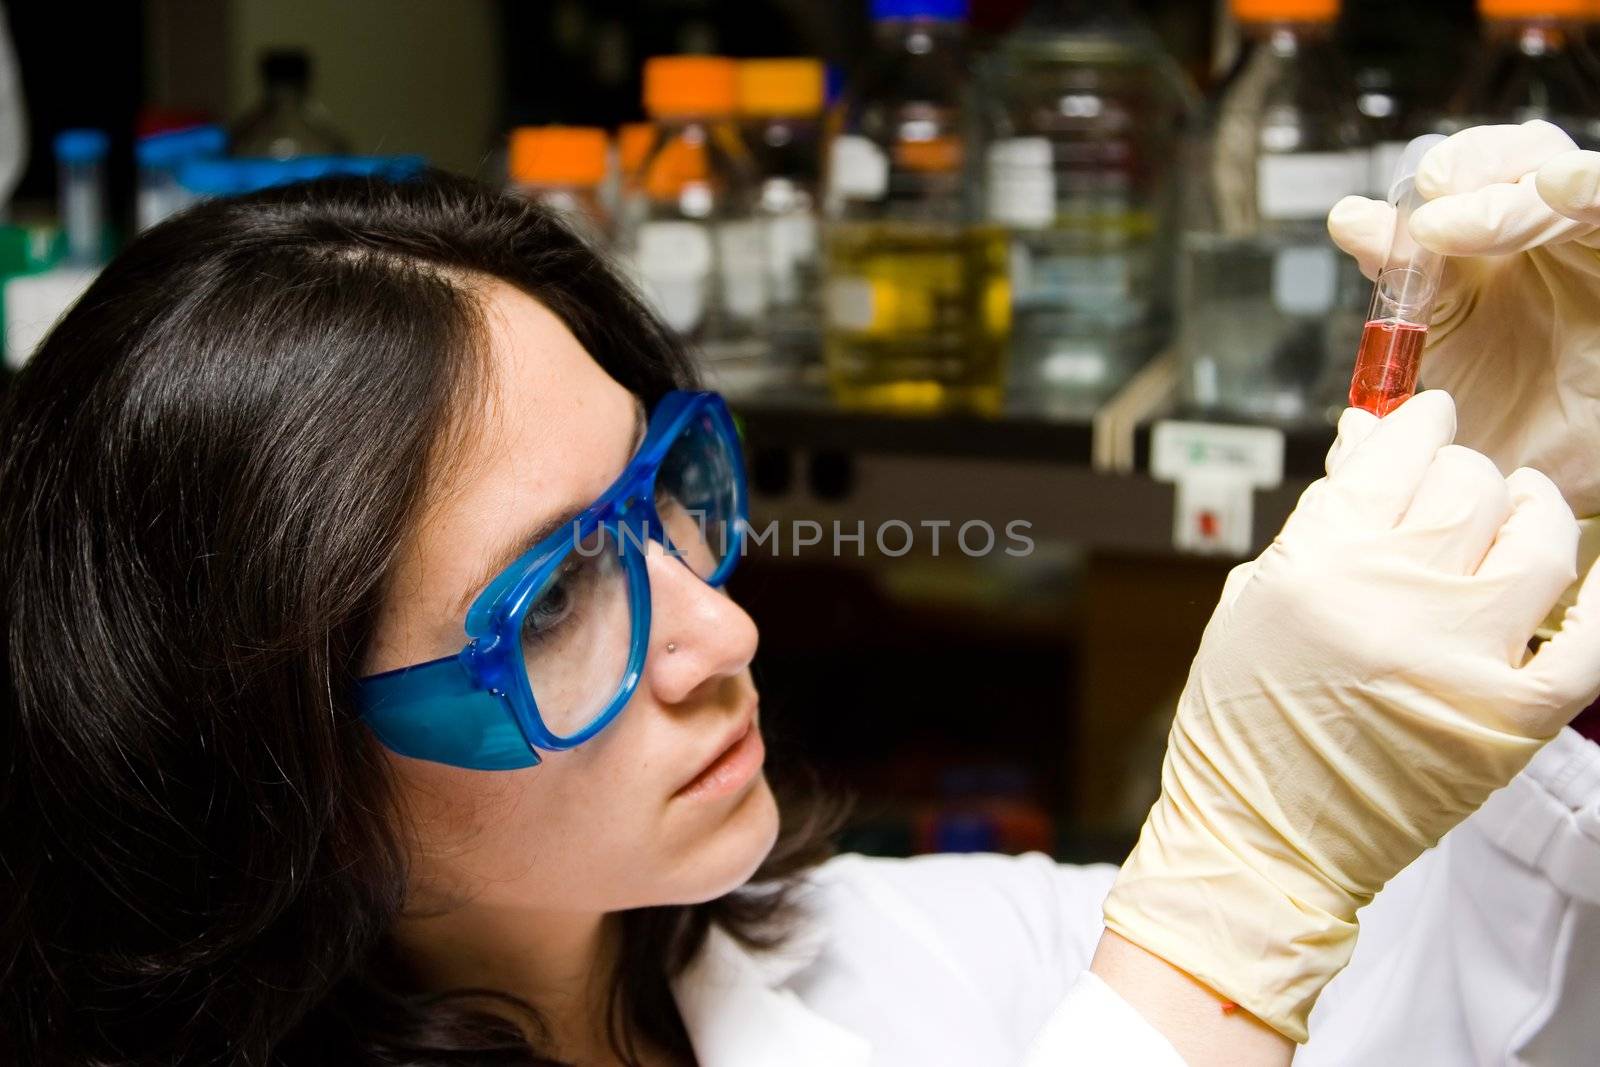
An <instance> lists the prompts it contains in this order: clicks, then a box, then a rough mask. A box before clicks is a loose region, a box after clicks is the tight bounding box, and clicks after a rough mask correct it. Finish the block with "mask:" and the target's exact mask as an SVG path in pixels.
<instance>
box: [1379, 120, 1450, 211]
mask: <svg viewBox="0 0 1600 1067" xmlns="http://www.w3.org/2000/svg"><path fill="white" fill-rule="evenodd" d="M1445 140H1446V138H1445V135H1444V134H1442V133H1425V134H1423V135H1422V136H1421V137H1417V138H1414V139H1413V140H1412V141H1411V143H1409V144H1407V145H1406V148H1405V151H1404V152H1401V153H1400V159H1399V160H1398V161H1397V162H1396V163H1395V165H1394V174H1392V175H1391V176H1390V178H1389V203H1391V204H1393V203H1394V202H1395V201H1397V200H1399V199H1400V194H1401V191H1402V186H1405V185H1408V184H1410V183H1411V182H1412V181H1414V180H1415V179H1416V176H1417V168H1418V167H1420V166H1422V157H1423V156H1425V155H1427V154H1428V153H1429V152H1431V151H1433V147H1434V146H1435V145H1438V144H1443V143H1444V141H1445Z"/></svg>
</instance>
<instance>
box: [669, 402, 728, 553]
mask: <svg viewBox="0 0 1600 1067" xmlns="http://www.w3.org/2000/svg"><path fill="white" fill-rule="evenodd" d="M737 469H738V468H737V466H736V464H735V459H734V456H733V454H732V453H731V452H730V451H729V444H728V441H727V440H726V438H725V437H724V436H723V435H722V433H720V432H719V429H718V426H717V422H716V420H715V419H714V418H713V417H712V415H711V413H710V412H702V413H700V414H698V415H696V416H695V417H694V418H693V419H691V420H690V422H689V424H688V425H687V426H685V427H684V429H683V432H682V433H681V434H679V435H678V438H677V440H675V441H674V442H673V443H672V447H671V449H669V450H668V452H667V455H666V458H665V459H664V460H663V461H662V463H661V470H660V471H659V473H657V475H656V512H657V514H659V515H660V516H661V524H662V526H663V527H664V528H665V530H666V534H667V541H668V546H669V548H670V549H671V551H673V552H674V553H676V554H677V555H679V556H680V557H681V558H682V559H683V561H684V562H685V563H687V564H688V565H689V568H690V569H691V570H693V571H694V572H695V573H696V574H698V575H699V576H700V577H701V578H704V579H707V580H709V579H711V577H712V576H713V575H715V574H716V573H717V571H718V570H719V569H720V568H721V567H722V564H723V561H724V560H725V559H727V558H728V557H729V556H730V555H731V554H733V553H736V552H737V551H738V544H739V536H738V535H739V525H738V524H739V521H740V516H739V496H738V494H739V489H738V476H737V474H736V471H737Z"/></svg>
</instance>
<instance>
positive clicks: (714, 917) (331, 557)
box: [0, 174, 827, 1065]
mask: <svg viewBox="0 0 1600 1067" xmlns="http://www.w3.org/2000/svg"><path fill="white" fill-rule="evenodd" d="M470 276H479V277H482V276H487V277H493V278H498V279H502V280H504V281H506V282H508V283H510V284H512V285H514V286H517V287H519V288H520V289H522V290H523V291H525V292H527V293H528V294H529V295H531V296H532V297H534V298H535V299H537V300H539V301H541V302H542V303H543V304H544V305H545V306H546V307H548V308H549V309H550V310H551V311H553V312H554V313H555V314H556V315H558V316H559V317H560V318H561V319H562V320H563V321H564V322H565V323H566V325H567V326H568V328H570V329H571V331H572V332H573V334H574V335H575V336H576V337H577V339H578V340H579V341H580V342H581V343H582V344H583V345H584V347H585V348H586V349H587V350H588V351H589V352H590V353H591V354H592V355H593V357H594V359H595V360H596V361H597V362H598V363H599V364H600V365H601V366H602V367H603V368H605V370H606V371H607V372H608V373H609V374H611V376H612V377H614V378H615V379H616V380H617V381H618V382H620V383H621V384H622V385H624V386H625V387H627V388H628V389H629V390H631V391H632V392H634V393H635V394H636V395H638V396H639V397H641V398H642V399H643V400H644V401H645V403H646V404H653V403H654V402H655V401H656V400H657V399H658V398H659V397H660V396H661V395H662V394H663V393H665V392H666V391H667V390H670V389H673V388H680V387H684V386H688V385H691V384H692V382H693V380H694V370H693V366H692V362H691V360H690V359H689V357H688V356H687V355H686V353H685V351H684V348H683V346H682V345H681V343H680V342H679V341H678V340H677V339H676V338H675V337H673V336H672V335H671V334H670V333H669V332H668V331H667V330H666V329H665V328H664V327H662V326H661V325H660V324H659V323H658V322H657V320H656V319H655V318H654V316H652V315H651V314H650V313H649V311H647V310H646V308H645V307H644V306H643V305H642V304H641V303H640V301H639V299H638V298H637V297H636V296H635V295H634V294H633V292H632V291H631V290H630V289H629V288H628V286H627V285H625V284H624V283H623V282H622V281H621V280H620V279H619V278H618V276H617V275H616V274H615V273H614V272H613V271H612V270H611V269H610V268H609V266H608V265H607V264H606V263H605V262H604V260H603V259H602V258H601V257H599V256H598V255H596V254H595V253H594V252H593V251H591V250H590V249H589V248H588V247H587V246H586V245H585V244H584V243H583V242H582V241H580V240H578V239H577V238H575V237H574V236H573V235H572V234H571V233H569V232H568V231H567V230H566V229H565V228H564V227H563V226H562V225H561V224H560V223H559V222H557V221H556V220H555V219H554V218H553V217H552V216H551V215H550V214H549V213H548V212H546V211H544V210H542V209H540V208H538V207H536V206H533V205H530V204H528V203H526V202H523V201H521V200H517V199H513V198H508V197H504V196H500V195H497V194H495V193H493V192H491V191H488V190H486V189H484V188H482V187H480V186H478V185H475V184H473V183H470V182H467V181H464V180H461V179H456V178H450V177H446V176H442V175H437V174H430V175H426V176H424V177H422V178H420V179H418V180H414V181H408V182H401V183H385V182H374V181H366V180H360V181H354V180H349V181H331V182H322V183H315V184H309V185H303V186H296V187H290V188H285V189H280V190H275V191H270V192H266V193H261V194H257V195H254V196H250V197H245V198H241V199H236V200H227V201H216V202H212V203H209V204H205V205H202V206H200V207H198V208H196V209H194V210H192V211H190V212H188V213H186V214H184V215H181V216H179V217H177V218H175V219H173V220H170V221H168V222H167V223H165V224H163V225H161V226H159V227H157V228H156V229H154V230H153V231H151V232H150V233H148V234H146V235H144V236H142V237H140V238H139V239H138V240H137V241H135V242H133V244H132V245H130V246H129V248H128V249H127V250H126V251H125V252H124V253H123V254H122V255H121V256H119V257H118V258H117V259H116V260H115V261H113V262H112V263H111V264H110V265H109V266H108V267H107V268H106V269H105V271H104V272H103V273H102V274H101V276H100V277H99V279H98V280H97V281H96V282H95V283H94V285H93V286H92V287H91V288H90V289H89V291H88V292H87V293H86V294H85V295H84V297H83V298H82V300H80V301H79V303H78V305H77V306H76V307H75V308H74V309H73V310H72V311H71V312H70V313H69V314H68V315H67V316H66V317H65V318H64V319H63V320H62V321H61V323H60V324H59V325H58V326H57V327H56V328H55V330H54V331H52V333H51V334H50V336H49V338H48V339H47V340H46V342H45V343H44V345H43V346H42V348H41V349H40V351H39V352H38V353H37V355H36V356H35V357H34V359H33V360H32V362H30V363H29V365H28V366H27V368H26V369H25V370H24V371H23V373H22V374H21V375H20V376H19V377H18V379H17V381H16V382H15V384H14V388H13V389H12V391H11V394H10V395H9V396H8V397H7V398H6V402H5V413H4V414H3V416H0V1048H5V1049H7V1050H9V1051H10V1052H12V1053H13V1054H14V1055H16V1056H18V1057H19V1058H20V1059H21V1060H22V1061H23V1062H27V1063H49V1064H55V1063H63V1064H64V1063H73V1064H83V1063H93V1064H134V1063H141V1064H142V1063H172V1062H179V1061H181V1062H184V1063H212V1062H235V1063H245V1064H268V1063H272V1064H278V1063H319V1064H320V1063H349V1064H415V1065H422V1064H457V1063H472V1064H486V1063H493V1064H529V1063H542V1062H547V1061H546V1060H545V1059H542V1058H541V1056H540V1054H539V1052H538V1050H537V1049H536V1047H535V1046H536V1045H537V1044H538V1041H537V1040H533V1041H532V1042H531V1043H530V1040H529V1038H527V1037H526V1036H525V1035H526V1034H528V1033H530V1032H531V1033H534V1034H537V1033H539V1032H540V1031H539V1029H538V1020H537V1016H536V1015H535V1014H533V1013H532V1010H531V1008H528V1007H527V1006H526V1005H517V1004H515V1003H514V1002H513V1001H512V1000H511V998H509V997H507V996H505V995H503V994H501V993H498V992H496V991H473V990H462V991H456V992H454V993H450V994H444V995H438V994H433V995H429V994H425V993H423V992H422V991H420V990H418V989H416V988H414V987H413V986H412V985H411V984H410V983H409V982H408V981H407V978H406V969H405V967H404V965H403V962H402V961H400V960H399V959H398V958H397V956H396V953H395V952H394V950H393V947H392V944H391V941H390V937H389V932H390V930H391V928H392V925H393V922H394V920H395V918H396V916H397V915H399V914H400V912H401V910H402V909H403V908H404V906H405V886H406V856H405V854H404V848H403V847H402V844H401V842H402V840H403V839H404V838H403V834H402V833H401V831H400V828H399V827H398V826H397V819H396V817H395V815H394V811H395V807H394V799H393V797H392V795H391V792H390V780H389V777H388V771H387V764H386V762H385V760H384V758H383V757H382V754H381V753H380V752H379V751H378V750H377V748H376V742H375V741H374V740H373V738H372V737H371V736H370V734H369V733H368V731H367V730H366V729H365V728H364V727H363V726H362V725H361V724H360V722H359V721H358V719H357V715H356V712H355V710H354V709H353V707H352V705H351V703H350V701H349V700H348V699H347V697H346V694H347V692H348V690H349V688H350V684H351V682H352V680H353V675H354V673H355V672H356V670H357V668H358V666H359V664H360V663H361V662H362V656H363V652H364V648H365V645H366V643H367V640H368V631H369V627H370V624H371V620H372V619H373V618H374V617H375V609H376V606H377V603H378V599H379V596H380V595H381V589H382V585H383V580H384V574H385V570H386V568H387V567H388V565H389V563H390V561H391V560H392V559H393V558H394V556H395V554H396V551H397V547H398V544H399V541H400V538H401V536H402V533H403V531H404V529H405V528H406V525H407V523H408V521H409V519H410V518H411V516H412V515H413V513H414V511H415V509H416V508H417V506H418V501H419V497H420V494H421V491H422V486H423V484H424V481H425V478H426V476H427V468H428V465H429V459H430V456H431V455H432V454H433V452H434V451H435V449H436V447H437V444H438V442H439V441H440V440H441V435H442V434H444V433H446V432H447V429H448V426H449V424H450V420H451V405H452V404H453V402H454V400H455V398H457V397H459V395H460V392H461V390H462V389H464V388H467V387H468V385H469V377H470V375H471V373H472V372H471V370H470V369H469V368H470V367H471V366H472V363H473V360H472V355H471V353H472V352H473V349H474V344H475V343H476V335H477V330H478V308H477V307H476V305H475V299H474V297H473V295H472V293H471V291H470V287H469V286H467V285H463V284H462V282H461V279H462V278H463V277H470ZM815 810H816V809H814V808H812V807H810V806H807V805H796V804H794V803H792V802H791V803H786V804H785V807H784V811H785V827H784V830H783V834H782V837H781V839H780V842H779V845H778V848H777V849H776V850H775V851H774V853H773V854H772V856H771V857H770V858H769V860H768V862H767V863H766V865H765V867H764V868H763V870H762V872H761V873H760V874H759V875H758V879H763V880H770V879H778V880H782V879H785V878H788V877H790V876H793V875H796V874H797V873H798V872H800V871H802V870H804V869H805V868H806V867H808V866H809V865H811V864H813V863H815V862H817V861H818V860H819V859H820V858H822V856H823V855H824V854H825V844H824V842H825V838H826V829H827V827H826V826H825V825H824V824H822V823H820V822H818V821H817V820H816V818H815V817H814V815H813V813H814V811H815ZM784 914H785V913H784V896H783V894H781V893H779V894H770V893H761V894H744V893H737V892H736V893H734V894H732V895H730V896H728V897H725V898H723V899H721V900H718V901H715V902H713V903H710V904H707V905H702V906H698V907H672V908H658V909H648V910H644V911H639V912H633V913H628V914H626V915H625V916H624V918H623V923H624V930H625V934H624V947H623V951H622V960H621V964H620V967H619V972H618V975H617V977H616V982H615V984H614V994H613V1009H614V1010H613V1015H612V1019H611V1025H612V1030H611V1033H612V1035H613V1036H612V1042H613V1045H614V1046H615V1047H616V1049H617V1052H618V1054H619V1056H621V1057H622V1058H624V1059H627V1060H631V1059H633V1058H635V1057H634V1054H633V1050H632V1047H631V1038H632V1036H633V1035H638V1036H640V1037H643V1038H644V1039H646V1040H647V1041H649V1042H650V1043H651V1044H652V1045H654V1046H656V1047H664V1048H666V1049H668V1050H671V1051H675V1052H677V1053H679V1054H682V1055H687V1054H688V1052H689V1049H688V1043H687V1037H686V1035H685V1034H684V1032H683V1028H682V1024H681V1022H680V1021H679V1019H678V1015H677V1012H676V1008H675V1006H674V1004H673V1001H672V997H671V993H670V989H669V986H668V981H669V979H670V977H671V976H672V974H674V973H675V972H676V970H677V969H679V968H681V967H682V966H683V965H684V964H685V963H686V962H687V960H688V959H689V958H691V957H692V956H693V954H694V953H695V951H696V950H697V949H698V947H699V945H700V944H701V942H702V941H703V938H704V936H705V933H706V929H707V927H708V925H709V924H710V923H712V922H718V923H721V924H724V925H726V926H727V927H728V929H729V930H730V931H731V932H733V933H734V934H735V935H736V936H739V937H741V938H744V939H745V940H747V941H750V942H757V941H761V940H763V939H770V938H772V937H776V936H778V935H779V934H781V930H782V926H783V919H784ZM508 1006H509V1007H508ZM510 1008H520V1009H521V1014H520V1015H519V1014H518V1013H517V1012H516V1011H511V1010H510Z"/></svg>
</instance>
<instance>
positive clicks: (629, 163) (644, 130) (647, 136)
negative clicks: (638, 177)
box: [617, 122, 656, 174]
mask: <svg viewBox="0 0 1600 1067" xmlns="http://www.w3.org/2000/svg"><path fill="white" fill-rule="evenodd" d="M655 139H656V129H655V127H654V126H652V125H650V124H649V123H648V122H628V123H624V124H623V125H622V127H621V128H620V129H618V130H617V164H618V166H620V167H621V168H622V173H623V174H633V173H635V172H636V171H638V169H639V165H640V164H641V163H643V162H644V157H645V156H647V155H649V154H650V145H651V143H652V142H653V141H655Z"/></svg>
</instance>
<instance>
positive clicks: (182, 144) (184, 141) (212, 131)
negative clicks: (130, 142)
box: [133, 126, 228, 169]
mask: <svg viewBox="0 0 1600 1067" xmlns="http://www.w3.org/2000/svg"><path fill="white" fill-rule="evenodd" d="M227 146H228V135H227V134H226V133H224V132H223V131H222V127H221V126H191V127H190V128H188V129H186V130H163V131H161V132H160V133H152V134H149V135H148V136H145V137H141V138H139V140H138V142H137V143H136V144H135V145H134V146H133V155H134V158H135V159H137V160H138V162H139V166H141V167H162V168H167V169H171V168H174V167H176V166H177V165H178V164H179V163H182V162H184V161H185V160H189V159H215V158H216V157H217V156H220V155H222V152H223V149H225V148H227Z"/></svg>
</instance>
